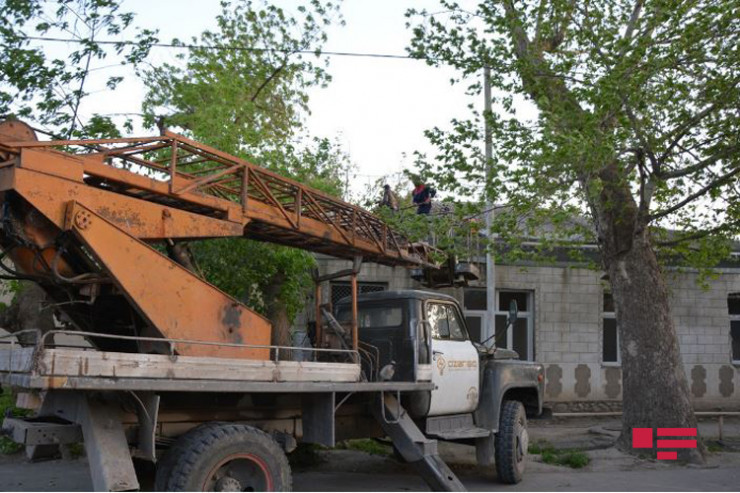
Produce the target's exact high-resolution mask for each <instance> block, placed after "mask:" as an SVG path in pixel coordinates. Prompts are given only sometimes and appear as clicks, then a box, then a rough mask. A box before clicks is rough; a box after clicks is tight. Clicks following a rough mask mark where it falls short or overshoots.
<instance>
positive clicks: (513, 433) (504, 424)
mask: <svg viewBox="0 0 740 493" xmlns="http://www.w3.org/2000/svg"><path fill="white" fill-rule="evenodd" d="M528 446H529V434H528V433H527V414H526V412H525V411H524V406H523V405H522V403H521V402H519V401H504V402H503V404H501V419H500V421H499V429H498V433H497V434H496V443H495V460H496V473H497V474H498V478H499V481H501V482H502V483H506V484H516V483H518V482H520V481H521V480H522V476H523V475H524V467H525V465H526V461H527V447H528Z"/></svg>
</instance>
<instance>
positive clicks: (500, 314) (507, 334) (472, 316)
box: [463, 288, 535, 361]
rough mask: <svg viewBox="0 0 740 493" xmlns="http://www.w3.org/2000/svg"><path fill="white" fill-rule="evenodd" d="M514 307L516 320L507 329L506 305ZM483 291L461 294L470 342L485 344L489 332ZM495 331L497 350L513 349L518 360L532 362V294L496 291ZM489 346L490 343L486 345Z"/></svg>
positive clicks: (477, 289) (507, 307) (479, 289)
mask: <svg viewBox="0 0 740 493" xmlns="http://www.w3.org/2000/svg"><path fill="white" fill-rule="evenodd" d="M512 300H515V301H516V303H517V308H518V309H519V317H518V319H517V321H516V322H514V324H513V325H512V326H511V327H508V328H507V327H506V319H507V317H508V314H509V304H510V303H511V301H512ZM486 307H487V303H486V290H485V289H484V288H466V289H465V291H464V292H463V308H464V312H465V320H466V322H467V326H468V332H469V333H470V338H471V339H472V340H474V341H479V342H481V341H484V340H486V339H487V338H488V337H489V335H490V332H489V331H488V330H486V328H487V327H488V325H489V324H488V316H487V313H486ZM495 317H496V320H495V330H496V333H497V334H498V336H496V341H497V344H498V347H504V348H507V349H513V350H514V351H516V352H517V353H518V354H519V359H521V360H527V361H534V358H535V347H534V296H533V293H532V292H531V291H512V290H496V310H495ZM489 342H490V341H489Z"/></svg>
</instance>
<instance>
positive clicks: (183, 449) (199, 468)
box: [166, 423, 291, 491]
mask: <svg viewBox="0 0 740 493" xmlns="http://www.w3.org/2000/svg"><path fill="white" fill-rule="evenodd" d="M178 441H179V442H181V443H178V444H177V446H176V447H173V449H174V450H173V452H174V451H175V450H176V451H177V452H176V456H175V457H172V464H171V469H170V471H169V474H168V476H169V477H168V478H167V487H166V489H167V491H290V489H291V474H290V466H289V465H288V459H287V457H286V456H285V454H284V453H283V451H282V449H281V448H280V446H279V445H278V444H277V442H275V440H273V439H272V437H271V436H270V435H268V434H267V433H265V432H263V431H261V430H258V429H256V428H253V427H251V426H246V425H241V424H226V423H212V424H207V425H202V426H199V427H198V428H196V429H194V430H192V431H191V432H189V433H188V434H187V435H186V436H184V437H182V439H181V440H178Z"/></svg>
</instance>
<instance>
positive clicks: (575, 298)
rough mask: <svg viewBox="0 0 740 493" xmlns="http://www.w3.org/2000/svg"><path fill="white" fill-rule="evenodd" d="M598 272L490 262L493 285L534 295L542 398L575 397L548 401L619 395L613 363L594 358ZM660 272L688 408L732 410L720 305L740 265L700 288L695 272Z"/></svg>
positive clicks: (605, 401)
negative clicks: (689, 396)
mask: <svg viewBox="0 0 740 493" xmlns="http://www.w3.org/2000/svg"><path fill="white" fill-rule="evenodd" d="M602 275H603V273H601V272H595V271H592V270H589V269H582V268H573V267H565V266H564V267H555V266H548V267H539V266H537V267H520V266H510V265H499V266H497V268H496V283H497V288H498V289H516V290H529V291H532V292H533V294H534V310H535V329H534V330H535V357H536V359H537V361H539V362H541V363H543V364H544V365H545V367H546V388H545V389H546V390H545V394H546V395H545V398H546V400H548V401H550V402H552V403H554V404H565V403H572V404H575V406H556V407H560V408H561V409H562V408H567V409H573V408H574V407H575V408H576V409H578V410H589V409H593V410H605V409H606V408H609V407H612V408H617V407H618V403H619V401H620V400H621V397H622V379H621V367H620V366H619V365H618V364H614V363H604V362H603V361H602V334H603V330H602V315H603V314H602V296H603V290H604V284H603V283H602V281H601V277H602ZM667 276H668V279H667V281H668V285H669V288H670V290H671V291H670V293H671V305H672V306H671V308H672V313H673V316H674V320H675V323H676V331H677V334H678V337H679V343H680V347H681V354H682V358H683V362H684V369H685V371H686V375H687V378H688V381H689V386H690V388H691V392H692V398H693V400H694V405H695V407H696V408H697V409H706V410H709V409H740V366H738V365H733V363H732V355H731V338H730V319H729V315H728V311H727V297H728V295H729V293H734V292H740V272H738V271H734V270H724V271H721V272H720V275H719V277H718V278H717V279H714V280H709V281H707V282H708V286H706V287H702V286H700V284H699V283H698V281H699V279H698V274H697V273H695V272H685V271H684V272H679V271H669V272H668V273H667ZM481 285H483V284H481ZM587 402H591V403H593V404H594V405H593V406H588V405H585V404H586V403H587ZM610 403H612V404H614V405H613V406H610Z"/></svg>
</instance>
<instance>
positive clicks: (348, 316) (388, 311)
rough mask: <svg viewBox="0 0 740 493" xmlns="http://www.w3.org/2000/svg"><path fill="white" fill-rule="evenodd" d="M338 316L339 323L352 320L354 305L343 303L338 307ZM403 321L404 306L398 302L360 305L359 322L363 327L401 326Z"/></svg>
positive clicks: (346, 322)
mask: <svg viewBox="0 0 740 493" xmlns="http://www.w3.org/2000/svg"><path fill="white" fill-rule="evenodd" d="M336 318H337V321H339V323H342V324H349V323H351V322H352V307H351V306H350V305H349V303H343V304H341V305H339V306H338V307H337V313H336ZM402 323H403V307H402V306H401V305H396V304H383V305H360V306H359V307H358V310H357V324H358V325H359V327H360V328H361V329H376V328H381V327H383V328H390V327H400V326H401V324H402Z"/></svg>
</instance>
